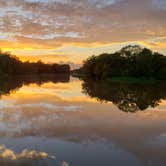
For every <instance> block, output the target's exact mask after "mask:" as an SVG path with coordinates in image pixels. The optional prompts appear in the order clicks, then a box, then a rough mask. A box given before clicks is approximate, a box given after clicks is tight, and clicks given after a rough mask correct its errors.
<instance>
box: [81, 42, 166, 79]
mask: <svg viewBox="0 0 166 166" xmlns="http://www.w3.org/2000/svg"><path fill="white" fill-rule="evenodd" d="M81 70H82V73H83V75H84V76H85V77H90V78H95V79H106V78H112V77H122V76H123V77H152V78H155V79H164V80H165V79H166V57H165V56H164V55H162V54H159V53H156V52H152V51H151V50H149V49H147V48H141V47H140V46H137V45H134V46H131V45H129V46H126V47H124V48H122V49H121V50H120V51H118V52H115V53H113V54H101V55H99V56H92V57H90V58H88V59H87V60H86V61H84V63H83V67H82V68H81Z"/></svg>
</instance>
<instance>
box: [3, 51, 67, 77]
mask: <svg viewBox="0 0 166 166" xmlns="http://www.w3.org/2000/svg"><path fill="white" fill-rule="evenodd" d="M49 73H68V74H69V73H70V66H69V65H65V64H64V65H59V64H44V63H43V62H41V61H38V62H37V63H30V62H21V61H20V60H19V59H18V58H17V57H14V56H12V55H10V53H7V52H5V53H3V52H1V51H0V75H1V76H2V75H8V76H12V75H19V74H22V75H24V74H32V75H33V74H49Z"/></svg>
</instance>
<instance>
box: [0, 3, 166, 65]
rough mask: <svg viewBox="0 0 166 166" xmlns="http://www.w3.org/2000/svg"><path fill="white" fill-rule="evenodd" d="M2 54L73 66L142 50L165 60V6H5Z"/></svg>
mask: <svg viewBox="0 0 166 166" xmlns="http://www.w3.org/2000/svg"><path fill="white" fill-rule="evenodd" d="M0 9H1V10H0V18H1V19H0V25H1V26H0V49H1V50H2V51H9V52H11V54H13V55H16V56H18V57H19V58H20V59H21V60H22V61H26V60H29V61H38V60H42V61H43V62H46V63H52V62H57V63H69V64H71V66H73V67H77V66H79V65H81V63H82V61H83V60H84V59H86V58H87V57H88V56H91V55H94V54H95V55H98V54H100V53H103V52H108V53H109V52H114V51H116V50H119V49H120V48H121V47H123V46H125V45H128V44H139V45H141V46H144V47H148V48H150V49H152V50H154V51H158V52H161V53H163V54H166V29H165V27H166V20H165V16H166V3H165V0H146V1H143V0H141V1H136V0H91V1H89V0H84V1H83V0H77V1H76V0H61V1H60V0H47V1H44V0H10V1H6V0H1V1H0Z"/></svg>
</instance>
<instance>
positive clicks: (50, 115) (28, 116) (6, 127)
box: [0, 77, 166, 166]
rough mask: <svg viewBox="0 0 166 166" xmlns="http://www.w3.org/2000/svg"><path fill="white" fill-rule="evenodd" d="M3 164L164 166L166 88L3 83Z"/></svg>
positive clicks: (74, 81)
mask: <svg viewBox="0 0 166 166" xmlns="http://www.w3.org/2000/svg"><path fill="white" fill-rule="evenodd" d="M0 165H2V166H3V165H4V166H10V165H12V166H13V165H14V166H15V165H16V166H30V165H34V166H36V165H37V166H38V165H39V166H124V165H125V166H165V165H166V87H165V84H162V85H127V84H125V85H123V84H115V83H114V84H110V85H109V86H108V85H103V84H102V83H96V82H84V81H80V80H78V79H75V78H72V77H71V78H70V80H69V78H52V77H46V78H45V77H42V78H37V79H36V78H34V77H31V78H23V79H22V78H13V79H11V80H6V81H4V80H3V81H1V83H0Z"/></svg>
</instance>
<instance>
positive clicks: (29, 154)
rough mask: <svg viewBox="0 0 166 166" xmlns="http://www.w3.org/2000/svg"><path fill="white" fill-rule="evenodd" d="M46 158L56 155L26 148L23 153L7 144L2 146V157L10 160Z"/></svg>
mask: <svg viewBox="0 0 166 166" xmlns="http://www.w3.org/2000/svg"><path fill="white" fill-rule="evenodd" d="M46 158H53V159H54V158H55V157H54V156H49V155H48V154H47V153H45V152H37V151H36V150H30V151H29V150H27V149H24V150H23V151H22V152H21V153H15V152H14V151H13V150H11V149H8V148H6V146H5V145H1V146H0V159H4V160H8V161H17V160H27V159H28V160H40V159H46Z"/></svg>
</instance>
